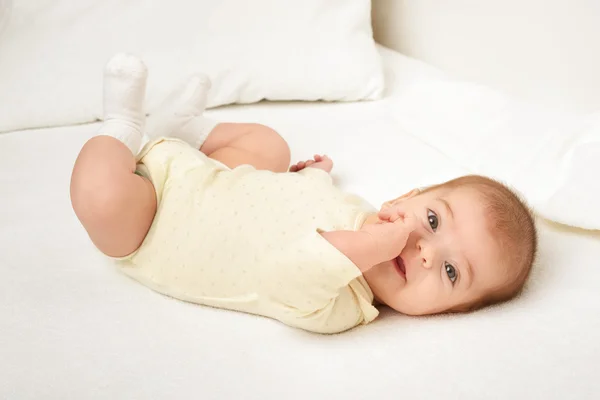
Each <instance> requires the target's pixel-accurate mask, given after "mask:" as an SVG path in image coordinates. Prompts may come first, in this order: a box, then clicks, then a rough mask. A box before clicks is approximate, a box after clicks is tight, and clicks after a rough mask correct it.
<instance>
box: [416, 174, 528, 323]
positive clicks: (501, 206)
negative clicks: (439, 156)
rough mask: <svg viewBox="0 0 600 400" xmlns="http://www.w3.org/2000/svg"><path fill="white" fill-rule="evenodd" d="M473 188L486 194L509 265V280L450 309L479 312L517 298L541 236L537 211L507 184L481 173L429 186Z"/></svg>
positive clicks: (494, 228)
mask: <svg viewBox="0 0 600 400" xmlns="http://www.w3.org/2000/svg"><path fill="white" fill-rule="evenodd" d="M465 187H469V188H473V189H475V190H477V192H478V193H479V194H480V195H481V196H482V197H483V200H484V202H485V207H486V214H487V215H488V216H489V220H488V224H489V228H490V231H491V232H492V234H493V235H494V236H495V237H496V239H497V240H498V242H499V244H500V247H501V249H502V253H503V254H504V256H505V259H504V260H503V261H504V262H505V263H507V264H508V268H507V271H508V274H507V279H506V281H505V282H504V283H503V284H502V285H501V286H499V287H496V288H494V289H492V290H491V291H489V292H488V293H486V294H485V295H484V296H483V297H482V298H480V299H478V300H477V301H475V302H471V303H468V304H462V305H460V306H458V307H456V308H454V309H452V310H450V311H454V312H468V311H475V310H478V309H480V308H483V307H487V306H490V305H493V304H498V303H503V302H505V301H508V300H511V299H513V298H514V297H516V296H517V295H518V294H519V293H520V292H521V291H522V290H523V287H524V285H525V282H526V281H527V278H528V277H529V274H530V272H531V268H532V266H533V264H534V261H535V259H536V256H537V247H538V237H537V230H536V226H535V218H534V213H533V211H532V210H531V209H530V208H529V207H528V206H527V204H526V203H525V201H524V200H523V199H521V197H520V196H519V195H518V194H517V193H515V191H513V190H511V189H510V188H509V187H507V186H506V185H504V184H502V183H500V182H498V181H496V180H493V179H491V178H488V177H485V176H481V175H467V176H462V177H460V178H456V179H453V180H451V181H448V182H445V183H442V184H439V185H435V186H432V187H428V188H426V189H425V190H424V191H430V190H434V189H444V188H445V189H456V188H465Z"/></svg>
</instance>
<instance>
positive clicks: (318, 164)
mask: <svg viewBox="0 0 600 400" xmlns="http://www.w3.org/2000/svg"><path fill="white" fill-rule="evenodd" d="M304 168H318V169H322V170H323V171H325V172H327V173H329V172H331V170H332V168H333V161H332V160H331V158H329V157H327V156H326V155H323V156H320V155H318V154H315V157H314V158H313V159H312V160H307V161H300V162H299V163H297V164H294V165H292V166H291V167H290V172H298V171H302V170H303V169H304Z"/></svg>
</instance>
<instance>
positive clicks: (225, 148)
mask: <svg viewBox="0 0 600 400" xmlns="http://www.w3.org/2000/svg"><path fill="white" fill-rule="evenodd" d="M200 151H202V152H203V153H204V154H206V155H207V156H209V157H210V158H213V159H215V160H217V161H220V162H222V163H223V164H225V165H227V166H228V167H229V168H235V167H237V166H239V165H244V164H249V165H252V166H254V167H255V168H257V169H265V170H270V171H273V172H286V171H287V169H288V166H289V165H290V148H289V146H288V144H287V143H286V141H285V140H284V139H283V138H282V137H281V136H280V135H279V134H278V133H277V132H276V131H274V130H273V129H272V128H269V127H268V126H265V125H261V124H251V123H221V124H218V125H217V126H215V128H214V129H213V130H212V131H211V132H210V134H209V135H208V137H207V138H206V141H205V142H204V144H203V145H202V147H201V148H200Z"/></svg>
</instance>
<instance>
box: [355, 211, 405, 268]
mask: <svg viewBox="0 0 600 400" xmlns="http://www.w3.org/2000/svg"><path fill="white" fill-rule="evenodd" d="M379 218H380V221H379V222H377V223H375V224H370V225H365V226H363V228H362V229H361V230H363V231H365V232H367V233H369V234H370V236H371V237H372V238H373V240H374V243H375V248H376V250H375V251H377V253H378V256H379V257H380V258H381V260H382V261H381V262H384V261H389V260H392V259H394V258H396V257H398V255H400V253H401V252H402V250H404V247H405V246H406V242H407V241H408V237H409V236H410V234H411V232H412V231H414V230H415V229H416V228H417V218H416V216H414V215H413V214H406V213H404V212H403V211H402V210H401V209H399V208H396V207H390V208H389V209H386V210H384V211H382V212H380V213H379Z"/></svg>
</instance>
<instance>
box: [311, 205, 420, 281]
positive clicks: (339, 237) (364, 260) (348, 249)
mask: <svg viewBox="0 0 600 400" xmlns="http://www.w3.org/2000/svg"><path fill="white" fill-rule="evenodd" d="M415 225H416V224H415V220H414V218H412V217H408V216H404V217H402V218H398V219H396V220H394V221H389V222H384V221H381V222H379V223H375V224H366V225H364V226H363V227H362V228H361V229H360V230H358V231H332V232H323V233H322V234H321V235H322V236H323V237H324V238H325V239H326V240H327V241H328V242H329V243H331V245H332V246H334V247H335V248H336V249H338V250H339V251H340V252H341V253H342V254H344V255H345V256H346V257H348V259H350V261H352V262H353V263H354V264H355V265H356V266H357V267H358V269H359V270H360V271H361V272H363V273H364V272H366V271H368V270H369V269H371V268H372V267H374V266H375V265H378V264H381V263H382V262H385V261H389V260H392V259H394V258H395V257H397V256H398V255H399V254H400V253H401V252H402V250H403V249H404V246H406V241H407V240H408V237H409V235H410V233H411V232H412V231H413V230H414V229H415Z"/></svg>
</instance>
